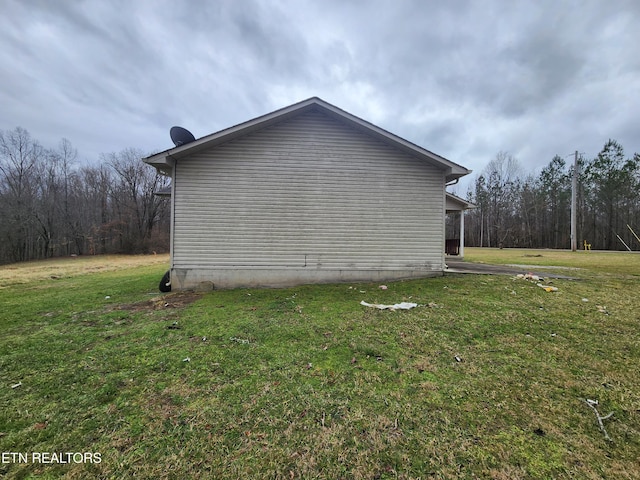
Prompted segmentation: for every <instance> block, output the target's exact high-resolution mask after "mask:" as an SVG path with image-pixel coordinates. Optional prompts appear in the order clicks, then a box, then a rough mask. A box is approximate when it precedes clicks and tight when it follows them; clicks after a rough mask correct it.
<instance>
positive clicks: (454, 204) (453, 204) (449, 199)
mask: <svg viewBox="0 0 640 480" xmlns="http://www.w3.org/2000/svg"><path fill="white" fill-rule="evenodd" d="M445 205H446V207H445V208H446V209H445V211H446V213H447V215H456V216H457V217H458V218H459V220H458V222H459V224H458V237H457V238H447V239H446V240H445V253H446V254H447V255H457V256H459V257H460V258H463V257H464V212H465V211H467V210H469V209H472V208H476V206H475V205H474V204H473V203H471V202H467V201H466V200H464V199H462V198H460V197H457V196H456V195H453V194H452V193H447V195H446V203H445Z"/></svg>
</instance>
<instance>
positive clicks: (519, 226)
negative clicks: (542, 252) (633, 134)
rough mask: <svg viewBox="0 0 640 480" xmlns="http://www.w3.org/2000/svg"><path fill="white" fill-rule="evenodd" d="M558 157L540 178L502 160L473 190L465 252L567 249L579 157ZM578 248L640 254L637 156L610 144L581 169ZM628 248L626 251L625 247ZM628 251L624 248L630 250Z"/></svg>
mask: <svg viewBox="0 0 640 480" xmlns="http://www.w3.org/2000/svg"><path fill="white" fill-rule="evenodd" d="M569 158H570V161H569V162H567V159H566V157H565V158H563V157H560V156H558V155H556V156H555V157H553V159H551V161H550V162H549V164H548V165H546V166H545V167H544V168H543V169H542V170H541V171H540V173H539V174H538V175H533V174H531V173H529V174H525V173H524V172H523V169H522V167H521V165H520V164H519V162H518V161H517V160H516V159H515V158H514V157H513V156H512V155H510V154H508V153H506V152H500V153H498V154H497V155H496V157H495V158H494V159H493V160H492V161H491V162H489V164H488V165H487V166H486V167H485V168H484V170H483V171H482V172H481V173H480V174H479V175H478V176H477V177H476V178H475V182H474V184H473V185H472V186H470V187H469V190H468V192H467V197H466V199H467V200H468V201H470V202H472V203H474V204H475V205H476V208H475V209H472V210H469V211H467V214H466V217H465V244H466V245H469V246H487V247H526V248H570V247H571V196H572V179H573V172H574V156H573V155H570V156H569ZM577 166H578V168H577V188H576V195H577V208H576V228H577V235H576V237H577V238H576V240H577V246H578V248H579V249H580V248H584V244H585V242H586V243H587V244H589V245H591V248H593V249H603V250H627V247H626V246H628V247H629V248H631V249H633V250H640V241H638V240H637V239H636V238H635V235H634V232H635V234H637V235H640V195H639V193H640V155H639V154H637V153H635V154H634V155H633V156H631V157H628V156H626V155H625V153H624V149H623V147H622V145H620V144H619V143H618V142H616V141H615V140H608V141H607V142H606V143H605V145H604V147H603V149H602V150H601V151H600V152H599V153H598V154H597V156H596V157H595V158H592V159H588V158H585V157H584V156H583V155H580V156H579V157H578V161H577ZM623 242H624V243H623ZM625 244H626V246H625Z"/></svg>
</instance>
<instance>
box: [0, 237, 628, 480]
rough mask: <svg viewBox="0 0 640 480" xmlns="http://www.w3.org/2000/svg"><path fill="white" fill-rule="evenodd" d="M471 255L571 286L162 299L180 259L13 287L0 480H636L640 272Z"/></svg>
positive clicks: (67, 268) (327, 290)
mask: <svg viewBox="0 0 640 480" xmlns="http://www.w3.org/2000/svg"><path fill="white" fill-rule="evenodd" d="M466 255H467V259H468V260H475V261H481V262H487V263H502V264H531V265H544V266H563V267H570V268H574V269H580V270H578V272H579V275H576V276H577V277H579V280H566V279H556V280H553V283H552V286H554V287H556V288H557V289H558V290H557V291H556V292H546V291H545V290H543V289H542V288H540V287H539V286H537V285H536V282H531V281H527V280H524V279H516V278H513V277H511V276H508V275H501V276H497V275H496V276H494V275H462V274H454V275H447V276H445V277H438V278H429V279H424V280H411V281H403V282H389V283H386V287H387V288H386V289H381V288H380V284H378V283H374V284H363V283H359V284H355V283H352V284H340V285H310V286H301V287H295V288H288V289H264V290H260V289H236V290H227V291H213V292H210V293H207V294H194V293H189V292H182V293H180V292H174V293H171V294H167V295H161V294H159V293H158V292H157V286H158V282H159V280H160V277H161V276H162V274H163V273H164V271H165V270H166V269H167V267H168V257H167V256H161V255H158V256H138V257H127V256H109V257H81V258H73V259H61V260H51V261H45V262H30V263H26V264H16V265H8V266H2V267H0V306H1V308H2V313H1V314H0V329H1V331H2V335H0V406H1V408H0V451H1V453H2V462H0V477H2V478H8V479H22V478H46V479H57V478H67V479H84V478H105V479H106V478H108V479H111V478H114V479H116V478H117V479H120V478H148V479H151V478H153V479H156V478H158V479H170V478H171V479H173V478H176V479H178V478H180V479H181V478H216V479H237V478H251V479H254V478H256V479H263V478H264V479H288V480H291V479H300V478H304V479H325V478H349V479H351V478H353V479H406V480H408V479H417V478H422V479H426V478H439V479H457V478H495V479H530V478H561V479H562V478H572V479H573V478H580V479H582V478H586V479H600V478H612V479H613V478H615V479H638V478H640V465H639V463H638V458H640V375H638V365H639V364H640V298H639V297H640V296H639V295H638V292H640V278H639V276H638V274H639V272H640V255H637V254H625V253H599V252H592V253H584V252H575V253H571V252H563V251H549V250H539V251H538V250H526V251H525V250H515V249H505V250H497V249H467V250H466ZM540 255H541V256H540ZM572 276H573V275H572ZM361 301H366V302H369V303H384V304H394V303H398V302H415V303H417V304H419V306H418V307H416V308H414V309H412V310H407V311H389V310H377V309H374V308H369V307H365V306H362V305H361V304H360V302H361ZM587 399H589V400H592V401H593V403H592V404H591V406H590V404H589V403H587ZM596 401H597V402H598V403H597V404H595V402H596ZM594 408H595V410H594ZM596 411H597V413H598V414H599V415H600V416H601V417H605V416H606V415H607V414H609V413H610V412H611V413H612V415H611V416H610V417H608V418H605V419H603V420H602V427H601V426H600V425H599V423H598V419H597V416H596ZM43 452H44V453H45V454H46V455H48V456H46V455H45V457H44V458H45V459H48V460H49V461H48V462H43V461H42V458H43V457H42V453H43ZM53 453H56V455H61V454H65V453H69V454H70V455H71V457H56V458H58V459H60V458H62V459H63V460H64V458H70V459H71V460H70V461H69V462H65V463H60V462H59V461H54V462H52V461H51V460H52V458H54V457H52V454H53ZM12 454H16V455H12ZM18 454H23V455H24V457H21V456H20V455H18ZM34 454H37V456H36V457H34ZM76 454H82V455H81V456H78V455H76ZM87 455H88V456H87ZM74 458H75V459H80V460H82V461H81V462H76V461H74ZM25 459H26V461H23V460H25ZM96 459H99V462H96Z"/></svg>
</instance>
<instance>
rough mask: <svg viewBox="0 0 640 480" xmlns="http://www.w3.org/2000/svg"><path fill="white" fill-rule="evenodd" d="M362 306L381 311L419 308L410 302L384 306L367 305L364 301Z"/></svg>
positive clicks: (361, 303)
mask: <svg viewBox="0 0 640 480" xmlns="http://www.w3.org/2000/svg"><path fill="white" fill-rule="evenodd" d="M360 305H364V306H365V307H373V308H377V309H379V310H411V309H412V308H415V307H417V306H418V304H417V303H410V302H402V303H396V304H394V305H382V304H380V303H367V302H365V301H364V300H363V301H362V302H360Z"/></svg>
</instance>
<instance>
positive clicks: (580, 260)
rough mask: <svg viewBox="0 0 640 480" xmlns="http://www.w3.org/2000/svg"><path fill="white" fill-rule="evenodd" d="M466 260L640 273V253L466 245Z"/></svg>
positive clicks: (628, 273)
mask: <svg viewBox="0 0 640 480" xmlns="http://www.w3.org/2000/svg"><path fill="white" fill-rule="evenodd" d="M464 252H465V260H467V261H469V262H477V263H494V264H500V265H504V264H516V265H523V264H524V265H542V266H563V267H569V268H580V269H584V270H585V271H586V272H591V273H594V272H606V273H615V274H625V275H640V252H606V251H586V252H585V251H583V250H579V251H576V252H572V251H570V250H550V249H538V250H536V249H520V248H505V249H498V248H479V247H466V248H465V249H464Z"/></svg>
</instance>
